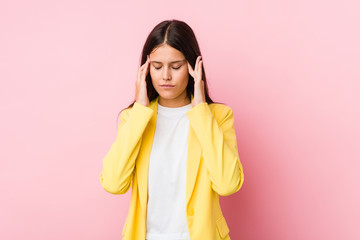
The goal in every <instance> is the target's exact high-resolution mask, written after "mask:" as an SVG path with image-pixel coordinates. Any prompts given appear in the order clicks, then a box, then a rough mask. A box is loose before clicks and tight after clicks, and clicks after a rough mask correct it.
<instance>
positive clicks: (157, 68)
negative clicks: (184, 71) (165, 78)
mask: <svg viewBox="0 0 360 240" xmlns="http://www.w3.org/2000/svg"><path fill="white" fill-rule="evenodd" d="M181 66H182V65H181ZM181 66H179V67H176V68H175V67H173V69H174V70H178V69H179V68H181ZM154 68H155V69H156V70H159V69H160V68H161V67H154Z"/></svg>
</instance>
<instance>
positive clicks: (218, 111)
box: [208, 103, 234, 123]
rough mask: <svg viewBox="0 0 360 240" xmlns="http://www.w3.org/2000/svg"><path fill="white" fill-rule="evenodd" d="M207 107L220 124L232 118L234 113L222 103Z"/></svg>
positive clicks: (211, 104)
mask: <svg viewBox="0 0 360 240" xmlns="http://www.w3.org/2000/svg"><path fill="white" fill-rule="evenodd" d="M208 105H209V108H210V111H211V112H212V114H213V116H214V118H215V119H216V120H217V122H219V123H222V122H223V121H224V120H226V119H233V118H234V113H233V110H232V108H231V107H229V106H227V105H225V104H223V103H210V104H208Z"/></svg>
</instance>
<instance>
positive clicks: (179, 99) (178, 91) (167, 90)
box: [149, 44, 190, 107]
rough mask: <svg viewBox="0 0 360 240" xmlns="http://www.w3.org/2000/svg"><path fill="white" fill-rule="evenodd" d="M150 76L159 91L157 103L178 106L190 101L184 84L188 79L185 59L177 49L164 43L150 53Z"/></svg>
mask: <svg viewBox="0 0 360 240" xmlns="http://www.w3.org/2000/svg"><path fill="white" fill-rule="evenodd" d="M149 56H150V61H151V62H150V76H151V79H152V84H153V86H154V88H155V90H156V91H157V92H158V93H159V104H160V105H162V106H165V107H180V106H184V105H186V104H189V103H190V99H188V98H187V94H186V86H187V84H188V81H189V72H188V67H187V61H186V59H185V57H184V55H183V54H182V52H180V51H179V50H177V49H175V48H173V47H171V46H169V45H167V44H164V45H162V46H160V47H158V48H155V49H154V50H153V51H152V52H151V53H150V55H149Z"/></svg>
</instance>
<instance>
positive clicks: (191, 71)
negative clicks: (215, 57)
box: [187, 62, 194, 77]
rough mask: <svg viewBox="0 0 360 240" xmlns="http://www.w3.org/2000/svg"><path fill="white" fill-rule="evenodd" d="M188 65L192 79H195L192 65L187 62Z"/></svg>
mask: <svg viewBox="0 0 360 240" xmlns="http://www.w3.org/2000/svg"><path fill="white" fill-rule="evenodd" d="M187 65H188V70H189V73H190V75H191V76H192V77H194V70H193V68H192V67H191V65H190V63H189V62H187Z"/></svg>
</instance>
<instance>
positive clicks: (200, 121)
mask: <svg viewBox="0 0 360 240" xmlns="http://www.w3.org/2000/svg"><path fill="white" fill-rule="evenodd" d="M222 106H223V108H222V109H223V110H220V108H218V110H220V111H219V112H218V113H216V116H217V119H215V117H214V115H213V113H212V112H211V110H210V107H209V105H208V103H206V102H205V103H200V104H198V105H196V106H195V107H193V108H191V109H190V110H189V111H188V112H187V113H186V115H187V116H188V118H189V122H190V125H191V127H192V129H193V130H194V132H195V135H196V136H197V138H198V140H199V142H200V145H201V147H202V152H203V153H202V154H203V159H204V164H205V165H206V167H207V169H208V171H209V176H210V180H211V182H212V189H213V190H214V191H215V192H217V193H218V194H219V195H222V196H227V195H230V194H233V193H235V192H237V191H238V190H239V189H240V188H241V186H242V184H243V182H244V172H243V167H242V164H241V162H240V158H239V154H238V147H237V141H236V135H235V129H234V115H233V111H232V109H231V108H230V107H228V106H225V105H222Z"/></svg>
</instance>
